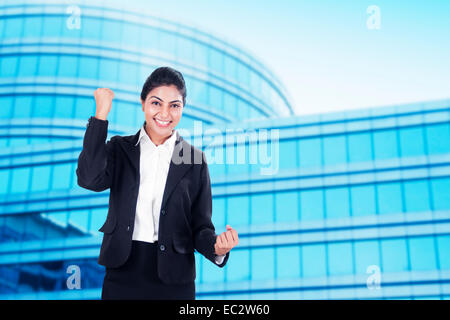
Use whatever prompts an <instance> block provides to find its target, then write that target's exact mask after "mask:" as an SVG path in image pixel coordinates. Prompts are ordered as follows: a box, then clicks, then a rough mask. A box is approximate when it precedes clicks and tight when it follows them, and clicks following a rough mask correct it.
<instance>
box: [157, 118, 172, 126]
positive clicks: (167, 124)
mask: <svg viewBox="0 0 450 320" xmlns="http://www.w3.org/2000/svg"><path fill="white" fill-rule="evenodd" d="M153 120H155V123H156V125H157V126H158V127H160V128H167V127H168V126H169V125H170V123H171V122H172V121H162V120H159V119H156V118H153Z"/></svg>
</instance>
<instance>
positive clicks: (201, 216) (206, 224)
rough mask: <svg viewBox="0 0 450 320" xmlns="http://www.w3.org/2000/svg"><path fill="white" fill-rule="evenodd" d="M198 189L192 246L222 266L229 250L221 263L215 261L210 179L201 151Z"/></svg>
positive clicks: (194, 211)
mask: <svg viewBox="0 0 450 320" xmlns="http://www.w3.org/2000/svg"><path fill="white" fill-rule="evenodd" d="M200 184H201V187H200V191H199V193H198V196H197V198H196V199H195V201H194V202H193V205H192V208H191V210H192V211H191V212H192V224H193V236H194V247H195V249H197V251H198V252H200V253H201V254H202V255H203V256H204V257H205V258H207V259H208V260H210V261H211V262H213V263H214V265H217V266H218V267H220V268H222V267H224V266H225V264H226V263H227V261H228V257H229V256H230V252H227V254H226V255H225V257H224V259H223V261H222V263H220V264H218V263H217V262H216V257H217V255H216V254H215V249H214V245H215V243H216V238H217V235H216V233H215V228H214V225H213V223H212V221H211V217H212V196H211V181H210V177H209V170H208V164H207V163H206V157H205V154H204V152H202V167H201V170H200Z"/></svg>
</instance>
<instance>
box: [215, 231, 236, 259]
mask: <svg viewBox="0 0 450 320" xmlns="http://www.w3.org/2000/svg"><path fill="white" fill-rule="evenodd" d="M238 243H239V237H238V234H237V232H236V230H235V229H233V228H231V227H230V225H228V224H227V231H225V232H222V233H221V234H220V235H219V236H217V238H216V244H215V245H214V249H215V251H216V254H217V255H218V256H220V255H224V254H226V253H227V252H228V251H230V250H231V249H233V248H234V247H235V246H236V245H237V244H238Z"/></svg>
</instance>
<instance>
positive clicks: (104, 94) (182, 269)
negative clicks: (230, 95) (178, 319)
mask: <svg viewBox="0 0 450 320" xmlns="http://www.w3.org/2000/svg"><path fill="white" fill-rule="evenodd" d="M94 96H95V102H96V114H95V117H90V119H89V123H88V126H87V129H86V133H85V136H84V140H83V150H82V151H81V153H80V156H79V159H78V168H77V171H76V173H77V177H78V185H80V186H81V187H83V188H86V189H89V190H93V191H97V192H98V191H103V190H106V189H108V188H110V190H111V191H110V199H109V208H108V216H107V218H106V221H105V223H104V225H103V226H102V227H101V228H100V230H99V231H101V232H103V241H102V246H101V250H100V256H99V260H98V262H99V264H101V265H104V266H105V267H106V273H105V278H104V283H103V289H102V299H195V284H194V280H195V278H196V270H195V257H194V250H197V251H198V252H199V253H201V254H202V255H203V256H205V257H206V258H207V259H208V260H210V261H211V262H213V263H215V264H216V265H217V266H218V267H223V266H224V265H225V264H226V262H227V260H228V257H229V251H230V250H231V249H232V248H233V247H234V246H236V245H237V244H238V234H237V232H236V230H234V229H232V228H231V227H230V226H228V225H227V231H225V232H223V233H222V234H220V235H219V236H217V235H216V234H215V229H214V226H213V224H212V222H211V215H212V199H211V184H210V178H209V171H208V166H207V164H206V158H205V155H204V153H203V152H202V151H201V150H200V149H197V148H195V147H193V146H192V145H190V144H189V143H188V142H186V141H185V140H184V139H183V138H182V137H181V136H180V135H179V133H178V132H177V131H176V130H175V127H176V126H177V125H178V123H179V122H180V119H181V116H182V114H183V109H184V105H185V100H186V87H185V82H184V79H183V76H182V74H181V73H180V72H178V71H176V70H174V69H172V68H170V67H161V68H158V69H156V70H155V71H154V72H153V73H152V74H151V75H150V76H149V77H148V78H147V80H146V81H145V84H144V86H143V88H142V92H141V104H142V111H143V112H144V114H145V122H144V124H143V126H142V127H141V129H140V130H139V131H138V132H137V133H136V134H135V135H131V136H114V137H112V138H111V139H110V140H109V141H108V142H107V143H106V144H105V140H106V136H107V127H108V120H106V119H107V116H108V114H109V112H110V111H111V106H112V100H113V98H114V93H113V92H112V91H111V90H110V89H107V88H98V89H97V90H96V91H95V92H94ZM196 159H200V160H201V161H200V162H199V161H195V160H196Z"/></svg>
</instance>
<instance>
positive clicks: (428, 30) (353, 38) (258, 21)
mask: <svg viewBox="0 0 450 320" xmlns="http://www.w3.org/2000/svg"><path fill="white" fill-rule="evenodd" d="M128 3H129V4H128V5H129V6H130V7H131V6H134V7H135V8H136V7H141V8H142V7H143V8H145V10H146V11H147V12H148V13H150V14H153V15H158V16H162V17H165V18H168V19H171V20H174V21H178V22H181V23H185V24H189V25H193V26H195V27H199V28H202V29H203V30H207V31H209V32H211V33H213V34H215V35H217V36H219V37H223V38H225V39H227V40H230V41H231V42H234V43H236V44H237V45H239V46H240V47H242V48H244V49H247V51H249V52H250V53H251V54H253V55H254V56H256V58H258V59H259V60H260V61H262V62H263V63H265V64H266V65H267V66H268V67H269V68H270V69H271V70H272V71H273V72H274V73H275V74H276V76H278V78H279V79H281V81H282V82H283V84H284V85H285V87H286V88H287V90H288V92H289V93H290V96H291V98H292V102H293V106H294V109H295V110H296V113H298V114H311V113H319V112H328V111H339V110H349V109H355V108H364V107H375V106H387V105H395V104H400V103H409V102H417V101H427V100H434V99H443V98H450V18H449V17H450V1H449V0H439V1H438V0H429V1H419V0H410V1H400V0H390V1H380V0H374V1H364V0H360V1H348V0H341V1H332V0H322V1H301V0H264V1H259V0H227V1H215V0H190V1H181V0H164V1H154V0H145V1H144V0H131V1H129V2H128ZM370 5H376V6H377V7H378V8H379V9H380V29H379V30H369V29H368V28H367V25H366V21H367V20H368V19H369V14H368V13H367V12H366V10H367V8H368V7H369V6H370Z"/></svg>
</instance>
